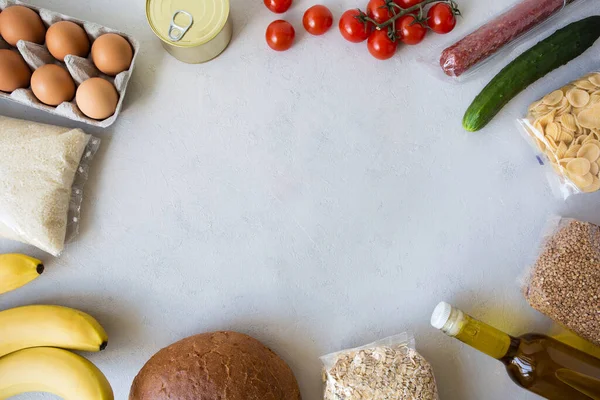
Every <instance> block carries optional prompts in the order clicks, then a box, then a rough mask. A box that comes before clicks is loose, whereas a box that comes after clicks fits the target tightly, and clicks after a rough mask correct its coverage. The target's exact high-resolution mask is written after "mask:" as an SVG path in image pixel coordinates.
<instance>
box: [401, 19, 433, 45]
mask: <svg viewBox="0 0 600 400" xmlns="http://www.w3.org/2000/svg"><path fill="white" fill-rule="evenodd" d="M396 28H397V29H398V34H399V37H400V40H402V43H404V44H411V45H413V44H419V43H421V42H422V41H423V39H424V38H425V34H426V33H427V28H425V27H424V26H423V25H421V24H420V23H418V22H416V20H415V17H414V16H412V15H410V14H409V15H405V16H403V17H400V18H399V19H398V20H397V22H396Z"/></svg>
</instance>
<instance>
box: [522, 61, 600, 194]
mask: <svg viewBox="0 0 600 400" xmlns="http://www.w3.org/2000/svg"><path fill="white" fill-rule="evenodd" d="M519 123H520V125H521V126H522V127H523V130H524V131H525V132H526V133H527V136H528V137H529V138H531V143H532V144H533V145H534V148H535V149H536V152H537V158H538V161H539V162H540V164H543V165H545V164H548V165H550V166H552V169H553V170H554V173H553V174H552V175H551V182H552V183H557V184H555V185H553V186H554V187H555V188H557V189H558V191H559V192H560V195H561V196H562V197H564V198H566V197H568V196H569V195H571V194H574V193H592V192H596V191H598V190H600V179H599V174H600V72H594V73H591V74H588V75H585V76H583V77H581V78H580V79H577V80H576V81H573V82H571V83H569V84H568V85H566V86H563V87H562V88H559V89H557V90H555V91H553V92H551V93H548V94H547V95H546V96H544V97H543V98H542V99H540V100H538V101H536V102H535V103H533V104H531V105H530V106H529V110H528V113H527V117H526V118H524V119H521V120H519Z"/></svg>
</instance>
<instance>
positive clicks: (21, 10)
mask: <svg viewBox="0 0 600 400" xmlns="http://www.w3.org/2000/svg"><path fill="white" fill-rule="evenodd" d="M45 35H46V27H45V26H44V23H43V22H42V19H41V18H40V16H39V15H37V13H36V12H35V11H33V10H32V9H31V8H27V7H23V6H11V7H7V8H5V9H4V11H2V13H0V36H2V37H3V38H4V40H6V42H7V43H8V44H10V45H11V46H15V47H16V46H17V42H18V41H19V40H25V41H27V42H32V43H37V44H44V36H45Z"/></svg>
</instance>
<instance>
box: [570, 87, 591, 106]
mask: <svg viewBox="0 0 600 400" xmlns="http://www.w3.org/2000/svg"><path fill="white" fill-rule="evenodd" d="M566 97H567V100H568V101H569V103H571V105H572V106H573V107H577V108H581V107H585V106H586V105H587V104H588V103H589V102H590V94H589V93H588V92H586V91H585V90H581V89H571V90H569V91H568V92H567V94H566Z"/></svg>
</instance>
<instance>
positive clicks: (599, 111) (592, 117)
mask: <svg viewBox="0 0 600 400" xmlns="http://www.w3.org/2000/svg"><path fill="white" fill-rule="evenodd" d="M577 121H578V122H579V125H581V126H582V127H584V128H589V129H600V106H599V105H596V106H594V107H590V108H588V109H586V110H583V111H582V112H580V113H579V115H578V116H577Z"/></svg>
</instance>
